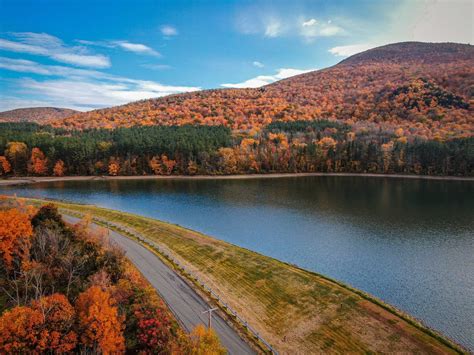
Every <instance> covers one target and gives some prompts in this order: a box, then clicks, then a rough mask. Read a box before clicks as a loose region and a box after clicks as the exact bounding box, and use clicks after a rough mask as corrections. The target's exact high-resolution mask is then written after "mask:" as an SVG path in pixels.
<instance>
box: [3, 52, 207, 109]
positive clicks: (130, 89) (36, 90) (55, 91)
mask: <svg viewBox="0 0 474 355" xmlns="http://www.w3.org/2000/svg"><path fill="white" fill-rule="evenodd" d="M0 68H2V69H7V70H12V71H16V72H23V73H33V74H40V75H44V76H49V77H53V76H56V77H59V78H55V79H52V78H49V79H46V80H33V79H31V78H22V79H11V80H10V81H11V82H13V83H14V84H15V86H16V88H20V91H19V94H21V99H20V98H15V97H11V98H10V99H9V101H8V103H2V104H0V106H11V107H9V108H15V106H14V103H15V102H16V103H20V102H21V100H23V101H24V102H25V103H26V102H32V101H38V102H40V101H41V102H42V103H41V105H40V106H55V107H68V108H72V109H77V110H90V109H95V108H101V107H107V106H114V105H121V104H125V103H128V102H130V101H136V100H142V99H148V98H153V97H160V96H166V95H170V94H177V93H181V92H191V91H196V90H200V89H201V88H199V87H193V86H174V85H164V84H161V83H157V82H155V81H150V80H137V79H130V78H126V77H121V76H116V75H112V74H107V73H103V72H100V71H97V70H87V69H78V68H71V67H66V66H58V65H44V64H40V63H37V62H34V61H30V60H25V59H12V58H5V57H0ZM28 95H30V96H32V97H33V98H32V99H28V98H25V97H27V96H28ZM37 98H41V99H37ZM3 99H4V98H3V97H2V100H3ZM15 100H16V101H15ZM21 106H22V107H27V106H24V105H21ZM37 106H38V105H37ZM18 107H19V106H18ZM9 108H8V109H9Z"/></svg>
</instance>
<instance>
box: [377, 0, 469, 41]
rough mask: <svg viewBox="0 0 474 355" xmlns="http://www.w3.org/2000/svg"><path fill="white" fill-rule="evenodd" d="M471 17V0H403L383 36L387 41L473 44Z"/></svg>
mask: <svg viewBox="0 0 474 355" xmlns="http://www.w3.org/2000/svg"><path fill="white" fill-rule="evenodd" d="M473 14H474V3H473V2H472V0H438V1H429V0H419V1H416V2H413V1H409V0H403V1H400V5H399V6H398V8H397V9H396V11H394V12H393V13H392V15H391V17H390V21H391V23H389V24H388V26H387V34H386V35H385V36H384V37H386V38H387V39H388V41H390V42H396V41H423V42H459V43H473V42H474V31H473ZM385 42H387V41H385Z"/></svg>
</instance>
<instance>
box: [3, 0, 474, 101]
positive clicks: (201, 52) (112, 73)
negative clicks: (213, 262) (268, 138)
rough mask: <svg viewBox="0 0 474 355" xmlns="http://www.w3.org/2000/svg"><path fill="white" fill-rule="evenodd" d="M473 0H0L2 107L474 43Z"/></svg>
mask: <svg viewBox="0 0 474 355" xmlns="http://www.w3.org/2000/svg"><path fill="white" fill-rule="evenodd" d="M472 14H473V4H472V1H470V0H450V1H448V0H398V1H390V0H387V1H376V0H371V1H342V0H341V1H337V0H333V1H317V0H314V1H298V0H292V1H289V0H288V1H231V0H220V1H218V0H215V1H180V0H175V1H158V0H155V1H151V0H150V1H144V0H135V1H123V0H115V1H112V0H95V1H89V0H81V1H75V0H62V1H59V0H29V1H25V0H0V110H7V109H13V108H19V107H31V106H56V107H69V108H74V109H78V110H90V109H94V108H100V107H108V106H114V105H118V104H123V103H127V102H130V101H135V100H139V99H145V98H150V97H158V96H163V95H168V94H172V93H178V92H186V91H193V90H198V89H205V88H224V87H258V86H261V85H265V84H268V83H270V82H273V81H275V80H278V79H282V78H285V77H288V76H291V75H295V74H299V73H302V72H304V71H308V70H315V69H321V68H324V67H327V66H330V65H333V64H336V63H337V62H338V61H340V60H341V59H343V58H345V57H346V56H348V55H351V54H354V53H357V52H359V51H362V50H365V49H368V48H371V47H374V46H377V45H382V44H387V43H392V42H399V41H408V40H416V41H430V42H445V41H452V42H461V43H472V42H473V18H472V16H473V15H472Z"/></svg>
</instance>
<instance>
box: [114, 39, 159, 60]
mask: <svg viewBox="0 0 474 355" xmlns="http://www.w3.org/2000/svg"><path fill="white" fill-rule="evenodd" d="M115 43H116V44H117V45H118V46H119V47H120V48H123V49H125V50H126V51H129V52H133V53H138V54H148V55H154V56H157V57H159V56H160V53H158V52H157V51H155V50H154V49H152V48H150V47H148V46H146V45H144V44H141V43H130V42H127V41H117V42H115Z"/></svg>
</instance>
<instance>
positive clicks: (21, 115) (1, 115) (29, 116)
mask: <svg viewBox="0 0 474 355" xmlns="http://www.w3.org/2000/svg"><path fill="white" fill-rule="evenodd" d="M78 112H79V111H75V110H71V109H67V108H57V107H29V108H19V109H16V110H10V111H4V112H0V121H1V122H38V123H41V122H44V121H47V120H51V119H62V118H65V117H68V116H71V115H72V114H75V113H78Z"/></svg>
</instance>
